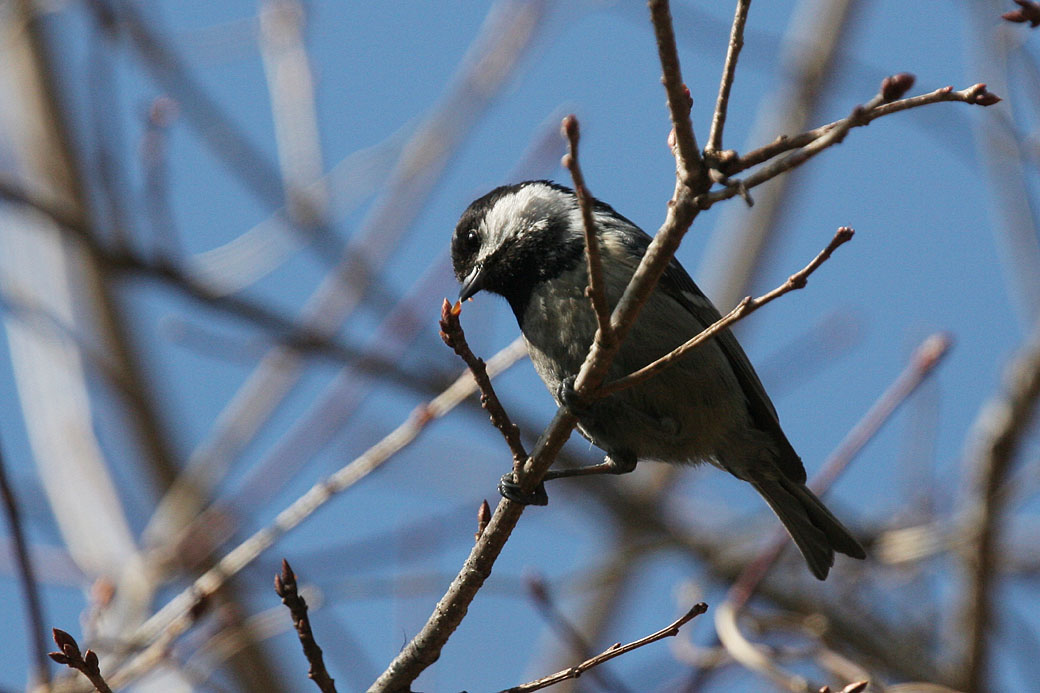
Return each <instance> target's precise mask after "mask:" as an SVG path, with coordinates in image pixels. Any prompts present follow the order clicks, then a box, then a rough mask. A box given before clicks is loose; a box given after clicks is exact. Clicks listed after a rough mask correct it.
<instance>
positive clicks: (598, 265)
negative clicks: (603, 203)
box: [561, 115, 614, 346]
mask: <svg viewBox="0 0 1040 693" xmlns="http://www.w3.org/2000/svg"><path fill="white" fill-rule="evenodd" d="M561 129H562V130H563V136H564V137H565V138H566V139H567V145H568V152H567V154H566V155H565V156H564V157H563V165H564V166H565V167H566V168H567V170H568V171H570V173H571V179H572V180H573V181H574V194H575V195H577V197H578V207H579V208H580V209H581V222H582V226H583V227H584V229H585V259H586V262H587V264H588V268H589V286H588V295H589V299H590V300H591V301H592V309H593V310H594V311H595V313H596V324H597V331H596V337H595V339H596V341H600V342H604V344H605V345H608V346H609V344H610V342H611V341H612V340H613V339H614V331H613V330H612V329H611V327H610V306H609V305H607V291H606V289H605V288H604V285H603V259H602V257H601V256H600V250H599V237H598V236H597V235H596V222H595V220H594V219H593V218H592V195H591V194H589V190H588V188H587V187H586V186H585V176H584V175H583V174H582V172H581V165H580V164H579V163H578V140H579V139H580V137H581V135H580V132H579V127H578V119H577V118H575V117H574V116H573V115H569V116H567V117H566V118H564V119H563V127H562V128H561Z"/></svg>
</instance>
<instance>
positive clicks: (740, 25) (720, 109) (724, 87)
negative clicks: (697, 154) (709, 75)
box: [704, 0, 751, 158]
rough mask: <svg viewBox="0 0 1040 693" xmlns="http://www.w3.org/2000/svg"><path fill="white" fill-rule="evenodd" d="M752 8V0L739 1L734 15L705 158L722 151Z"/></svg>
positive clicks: (715, 156) (715, 155)
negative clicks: (731, 91) (732, 90)
mask: <svg viewBox="0 0 1040 693" xmlns="http://www.w3.org/2000/svg"><path fill="white" fill-rule="evenodd" d="M750 7H751V0H737V10H736V13H735V14H734V15H733V28H732V29H730V34H729V48H728V49H727V51H726V62H725V64H724V65H723V67H722V79H721V81H720V82H719V96H718V99H717V100H716V101H715V113H714V114H713V115H712V117H711V130H710V131H709V132H708V144H707V145H706V146H705V148H704V153H705V157H711V158H717V156H718V154H719V152H721V151H722V130H723V129H724V128H725V127H726V112H727V110H728V109H729V92H730V89H732V88H733V79H734V77H735V76H736V73H737V59H738V58H739V57H740V51H741V49H742V48H743V47H744V25H745V24H747V16H748V9H749V8H750Z"/></svg>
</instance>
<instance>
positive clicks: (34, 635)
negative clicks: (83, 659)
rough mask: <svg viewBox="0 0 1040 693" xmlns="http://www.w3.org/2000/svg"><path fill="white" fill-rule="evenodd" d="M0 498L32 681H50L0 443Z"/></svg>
mask: <svg viewBox="0 0 1040 693" xmlns="http://www.w3.org/2000/svg"><path fill="white" fill-rule="evenodd" d="M0 500H2V501H3V505H4V514H5V515H7V526H8V529H9V530H10V533H11V538H12V539H13V540H14V555H15V565H16V567H17V570H18V580H19V581H20V582H21V583H22V592H23V597H24V599H25V611H26V616H27V618H26V622H27V625H28V627H27V629H26V630H27V637H26V640H28V641H29V643H30V647H31V650H32V653H33V665H34V666H35V671H34V672H33V678H34V679H35V680H36V681H35V683H39V684H46V683H48V682H49V681H50V678H51V676H50V670H49V669H48V667H47V642H46V640H45V639H44V633H45V632H46V631H45V628H44V625H43V606H42V605H41V604H40V590H39V586H38V584H37V582H36V571H35V570H34V569H33V563H32V558H31V557H30V556H29V547H28V545H26V543H25V531H24V529H23V528H22V514H21V511H20V509H19V507H18V498H17V497H16V496H15V494H14V488H13V487H12V486H11V483H10V480H9V479H8V478H7V466H6V464H5V463H4V456H3V449H2V446H0Z"/></svg>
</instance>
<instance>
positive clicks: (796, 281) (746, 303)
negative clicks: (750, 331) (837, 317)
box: [597, 226, 855, 396]
mask: <svg viewBox="0 0 1040 693" xmlns="http://www.w3.org/2000/svg"><path fill="white" fill-rule="evenodd" d="M854 233H855V232H854V231H853V230H852V229H850V228H849V227H848V226H842V227H841V228H839V229H838V231H837V232H836V233H835V234H834V238H832V239H831V242H830V243H828V244H827V247H826V248H824V249H823V250H821V251H820V253H819V254H818V255H817V256H816V257H814V258H813V259H812V262H810V263H809V264H808V265H806V266H805V267H803V268H802V269H801V270H799V271H798V272H795V273H794V274H792V275H791V276H790V277H788V278H787V281H786V282H784V283H783V284H781V285H780V286H778V287H776V288H775V289H773V290H772V291H770V292H769V293H767V294H764V295H762V296H759V297H758V298H751V297H750V296H748V297H747V298H745V299H744V300H743V301H741V302H740V303H739V304H737V307H736V308H734V309H733V310H731V311H730V312H729V313H727V314H726V315H725V316H723V317H721V318H719V319H718V320H716V321H715V322H714V323H713V324H712V325H710V326H709V327H707V328H705V329H704V330H703V331H702V332H701V333H700V334H698V335H697V336H695V337H693V338H692V339H690V340H689V341H687V342H686V343H685V344H683V345H682V346H680V347H677V348H676V349H674V350H672V351H670V352H669V353H667V354H665V355H664V356H662V357H661V358H659V359H657V360H656V361H654V362H653V363H649V364H647V365H646V366H643V367H642V368H640V369H639V370H637V371H635V372H633V373H629V374H628V375H626V376H624V377H622V378H618V379H617V380H614V381H611V382H609V383H607V384H606V385H604V386H603V387H601V388H600V389H599V391H598V393H597V394H598V395H599V396H606V395H609V394H612V393H614V392H618V391H619V390H624V389H625V388H629V387H632V386H633V385H638V384H639V383H641V382H643V381H645V380H648V379H649V378H651V377H653V376H655V375H657V374H658V373H659V372H661V371H662V370H664V369H665V368H667V367H668V366H670V365H672V364H673V363H675V362H676V361H677V360H679V359H680V358H682V357H683V356H685V355H686V354H687V353H689V352H690V350H691V349H693V348H695V347H697V346H698V345H700V344H702V343H704V342H706V341H707V340H709V339H711V338H712V337H714V336H715V335H716V334H718V333H719V332H721V331H722V330H725V329H726V328H727V327H729V326H730V325H732V324H733V323H735V322H737V321H738V320H740V319H742V318H744V317H746V316H748V315H750V314H751V313H753V312H755V311H756V310H758V309H759V308H761V307H762V306H764V305H766V304H767V303H770V302H772V301H774V300H776V299H778V298H780V297H781V296H783V295H784V294H786V293H790V292H791V291H794V290H796V289H801V288H804V287H805V284H806V282H807V281H808V279H809V275H810V274H812V273H813V272H815V271H816V269H817V268H818V267H819V266H820V265H822V264H823V263H824V262H826V261H827V260H828V259H829V258H830V256H831V254H832V253H833V252H834V251H835V250H836V249H837V248H838V247H839V246H841V245H843V244H844V243H846V242H848V241H850V240H852V236H853V234H854Z"/></svg>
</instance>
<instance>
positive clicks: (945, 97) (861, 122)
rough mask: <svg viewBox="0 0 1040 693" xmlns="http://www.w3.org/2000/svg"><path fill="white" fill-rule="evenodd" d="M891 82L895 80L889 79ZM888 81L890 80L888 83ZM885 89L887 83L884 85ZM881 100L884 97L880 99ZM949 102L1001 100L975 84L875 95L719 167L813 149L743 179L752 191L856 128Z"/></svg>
mask: <svg viewBox="0 0 1040 693" xmlns="http://www.w3.org/2000/svg"><path fill="white" fill-rule="evenodd" d="M889 79H892V78H889ZM886 81H887V80H886ZM883 86H884V83H883ZM879 97H881V98H879ZM946 101H959V102H962V103H967V104H973V105H976V106H992V105H993V104H995V103H998V102H999V101H1000V97H998V96H996V95H995V94H993V93H991V92H989V91H987V90H986V85H985V84H975V85H972V86H970V87H967V88H965V89H961V90H959V91H955V90H954V89H953V87H948V86H947V87H942V88H941V89H936V90H935V91H931V92H928V93H927V94H918V95H917V96H911V97H908V98H905V99H899V100H894V101H887V102H886V100H885V99H884V98H883V95H882V94H881V93H879V94H878V96H875V97H874V99H872V100H871V101H869V102H868V103H867V104H865V105H863V106H857V107H856V108H855V109H853V111H852V113H851V114H850V115H848V116H846V117H845V118H842V119H841V120H836V121H834V122H833V123H828V124H826V125H821V126H820V127H818V128H814V129H812V130H808V131H806V132H803V133H801V134H799V135H794V136H792V137H789V136H787V135H781V136H780V137H778V138H777V139H776V140H774V141H773V142H771V143H769V144H767V145H765V146H763V147H759V148H758V149H755V150H752V151H750V152H748V153H747V154H745V155H743V156H740V157H735V158H733V159H732V160H728V161H726V162H725V163H723V164H720V165H719V166H720V168H721V169H722V172H723V173H726V174H728V175H733V174H735V173H740V172H741V171H745V170H747V169H749V168H752V167H754V166H758V165H760V164H763V163H765V162H767V161H769V160H770V159H773V158H775V157H777V156H779V155H781V154H783V153H785V152H789V151H792V150H796V149H805V148H810V150H809V154H808V155H802V154H795V155H792V157H796V158H791V157H788V158H786V159H781V160H780V161H778V162H776V163H774V164H772V165H771V166H770V167H768V168H766V169H761V170H759V171H757V172H756V173H754V174H751V175H749V176H748V177H746V178H745V179H744V180H743V185H744V187H745V188H752V187H755V186H757V185H761V184H762V183H764V182H766V181H767V180H770V179H772V178H775V177H776V176H778V175H780V174H781V173H783V172H784V171H788V170H790V169H792V168H794V167H795V166H799V165H801V164H803V163H805V160H806V159H808V158H810V157H811V156H813V155H814V154H817V153H819V151H821V150H822V149H825V148H826V147H829V146H831V145H834V144H839V143H840V142H841V141H842V139H844V137H845V134H846V133H847V132H848V131H849V130H850V129H852V128H853V127H863V126H865V125H869V124H870V123H872V122H873V121H875V120H877V119H878V118H882V117H884V116H888V115H892V114H893V113H899V112H900V111H906V110H909V109H911V108H919V107H921V106H927V105H929V104H933V103H943V102H946ZM823 138H826V140H825V141H824V143H823V144H822V145H821V144H819V141H820V140H821V139H823ZM735 185H736V182H735V181H731V182H730V183H729V186H730V187H734V186H735ZM730 187H727V188H726V189H725V190H720V191H718V192H715V193H712V194H711V195H710V196H709V199H708V200H705V202H709V203H714V202H717V201H719V200H723V199H729V198H730V197H734V196H735V195H737V194H739V191H738V190H735V189H734V190H730Z"/></svg>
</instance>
